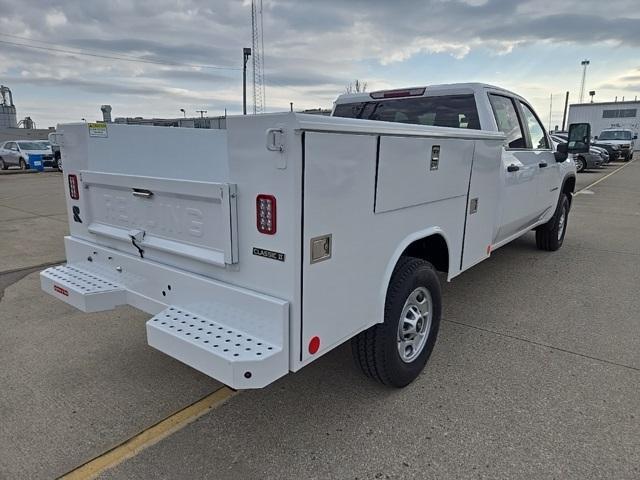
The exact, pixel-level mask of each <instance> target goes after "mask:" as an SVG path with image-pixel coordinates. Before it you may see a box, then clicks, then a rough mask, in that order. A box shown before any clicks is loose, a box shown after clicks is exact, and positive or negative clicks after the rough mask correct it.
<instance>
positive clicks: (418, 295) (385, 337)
mask: <svg viewBox="0 0 640 480" xmlns="http://www.w3.org/2000/svg"><path fill="white" fill-rule="evenodd" d="M441 312H442V295H441V291H440V281H439V280H438V276H437V274H436V271H435V269H434V268H433V266H432V265H431V264H430V263H429V262H426V261H424V260H421V259H419V258H413V257H402V258H401V259H400V260H399V262H398V265H396V268H395V270H394V272H393V275H392V276H391V282H390V283H389V288H388V290H387V298H386V302H385V308H384V322H383V323H379V324H376V325H373V326H372V327H370V328H369V329H368V330H365V331H364V332H362V333H360V334H358V335H357V336H355V337H354V338H353V339H352V340H351V349H352V352H353V356H354V359H355V361H356V363H357V364H358V365H359V366H360V368H361V369H362V371H363V372H364V373H365V374H366V375H367V376H369V377H371V378H374V379H375V380H378V381H379V382H381V383H383V384H385V385H389V386H393V387H398V388H400V387H404V386H406V385H408V384H409V383H411V382H412V381H414V380H415V379H416V378H417V377H418V375H420V372H422V370H423V369H424V366H425V365H426V363H427V360H428V359H429V356H430V355H431V352H432V351H433V347H434V346H435V343H436V338H437V336H438V330H439V328H440V316H441Z"/></svg>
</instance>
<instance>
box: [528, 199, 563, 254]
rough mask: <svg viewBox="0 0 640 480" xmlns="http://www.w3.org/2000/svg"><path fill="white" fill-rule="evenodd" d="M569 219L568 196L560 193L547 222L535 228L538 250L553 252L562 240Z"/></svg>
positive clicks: (560, 244)
mask: <svg viewBox="0 0 640 480" xmlns="http://www.w3.org/2000/svg"><path fill="white" fill-rule="evenodd" d="M568 219H569V197H567V195H566V194H564V193H563V194H561V195H560V199H559V200H558V206H557V207H556V211H555V213H554V215H553V217H552V218H551V220H549V221H548V222H547V223H545V224H544V225H541V226H540V227H538V228H537V229H536V245H537V247H538V248H539V249H540V250H547V251H549V252H555V251H556V250H558V249H559V248H560V247H561V246H562V243H563V242H564V236H565V234H566V233H567V221H568Z"/></svg>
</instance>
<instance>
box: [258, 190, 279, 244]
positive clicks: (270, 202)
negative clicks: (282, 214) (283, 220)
mask: <svg viewBox="0 0 640 480" xmlns="http://www.w3.org/2000/svg"><path fill="white" fill-rule="evenodd" d="M256 226H257V227H258V231H259V232H260V233H264V234H265V235H273V234H275V233H276V197H274V196H273V195H264V194H260V195H258V196H257V197H256Z"/></svg>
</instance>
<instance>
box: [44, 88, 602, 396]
mask: <svg viewBox="0 0 640 480" xmlns="http://www.w3.org/2000/svg"><path fill="white" fill-rule="evenodd" d="M347 117H351V118H347ZM54 135H55V137H56V138H53V139H52V140H53V141H54V143H57V144H59V145H60V146H61V149H62V154H63V156H64V159H65V175H64V179H65V180H64V181H65V190H66V201H67V208H68V215H69V227H70V234H69V236H67V237H66V238H65V247H66V254H67V262H68V263H67V264H66V265H61V266H56V267H52V268H48V269H47V270H44V271H43V272H42V273H41V283H42V288H43V289H44V291H46V292H47V293H50V294H51V295H54V296H55V297H57V298H59V299H60V300H63V301H65V302H67V303H69V304H71V305H73V306H75V307H77V308H79V309H81V310H83V311H85V312H95V311H100V310H108V309H113V308H116V307H118V306H119V305H125V304H128V305H132V306H134V307H136V308H138V309H141V310H143V311H145V312H148V313H149V314H151V315H153V317H152V318H151V319H150V320H149V321H148V322H147V324H146V330H147V337H148V343H149V345H151V346H153V347H155V348H157V349H159V350H161V351H163V352H165V353H166V354H168V355H170V356H172V357H175V358H176V359H178V360H180V361H182V362H184V363H186V364H188V365H190V366H192V367H193V368H195V369H198V370H200V371H201V372H204V373H205V374H207V375H210V376H212V377H214V378H216V379H218V380H220V381H221V382H223V383H225V384H227V385H229V386H231V387H233V388H237V389H244V388H259V387H263V386H265V385H268V384H269V383H271V382H273V381H274V380H276V379H278V378H279V377H281V376H283V375H285V374H286V373H287V372H289V371H294V372H295V371H298V370H300V369H301V368H302V367H304V366H305V365H307V364H309V363H310V362H312V361H314V360H316V359H318V358H319V357H320V356H322V355H323V354H325V353H327V352H328V351H330V350H331V349H333V348H334V347H336V346H338V345H340V344H342V343H343V342H345V341H347V340H350V339H351V340H352V348H353V352H354V356H355V358H356V360H357V362H358V363H359V364H360V367H362V370H363V371H364V372H365V373H366V374H367V375H369V376H371V377H373V378H375V379H377V380H379V381H381V382H382V383H384V384H387V385H392V386H396V387H402V386H405V385H407V384H408V383H410V382H411V381H412V380H413V379H415V378H416V377H417V376H418V375H419V373H420V372H421V370H422V369H423V367H424V365H425V364H426V362H427V360H428V358H429V355H430V354H431V351H432V349H433V347H434V344H435V341H436V336H437V333H438V328H439V324H440V319H441V315H442V306H441V294H440V283H439V276H438V274H437V272H441V274H442V275H443V276H446V278H447V279H448V280H451V279H452V278H454V277H456V276H457V275H459V274H460V273H462V272H463V271H464V270H466V269H468V268H470V267H472V266H473V265H475V264H477V263H478V262H480V261H482V260H485V259H487V258H488V257H489V256H490V255H491V252H492V251H494V250H496V249H497V248H499V247H501V246H502V245H505V244H506V243H508V242H509V241H511V240H513V239H515V238H517V237H519V236H521V235H524V234H526V233H527V232H530V231H531V230H535V236H536V242H537V245H538V247H539V248H541V249H543V250H556V249H558V248H559V247H560V246H561V245H562V241H563V238H564V235H565V231H566V226H567V216H568V214H569V208H570V205H571V194H572V192H573V190H574V187H575V166H574V164H573V162H572V161H571V160H568V159H567V153H568V151H576V152H577V151H580V150H581V149H582V151H584V148H588V143H589V140H588V139H589V138H590V132H589V129H588V125H587V124H576V125H572V126H571V127H570V142H569V143H568V144H561V145H560V146H559V147H558V148H559V150H560V151H556V152H554V151H552V149H551V148H550V146H551V141H550V139H549V137H548V135H547V133H546V132H545V130H544V128H543V126H542V124H541V123H540V121H539V120H538V118H537V116H536V115H535V113H534V111H533V109H532V108H531V107H530V105H529V104H528V103H527V102H526V101H525V100H524V99H522V98H521V97H519V96H517V95H515V94H513V93H510V92H508V91H505V90H503V89H500V88H496V87H493V86H489V85H482V84H459V85H442V86H429V87H422V88H410V89H404V90H391V91H381V92H373V93H371V94H369V93H366V94H356V95H344V96H341V97H340V98H339V99H338V100H337V102H336V105H335V108H334V112H333V116H332V117H321V116H314V115H303V114H296V113H277V114H265V115H253V116H238V117H230V118H228V123H227V129H226V130H205V129H186V128H166V127H147V126H128V125H115V124H89V125H87V124H85V123H80V124H66V125H60V126H59V127H58V133H56V134H54Z"/></svg>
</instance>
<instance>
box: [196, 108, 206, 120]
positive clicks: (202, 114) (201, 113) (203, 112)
mask: <svg viewBox="0 0 640 480" xmlns="http://www.w3.org/2000/svg"><path fill="white" fill-rule="evenodd" d="M196 113H199V114H200V118H204V114H205V113H207V110H196Z"/></svg>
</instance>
